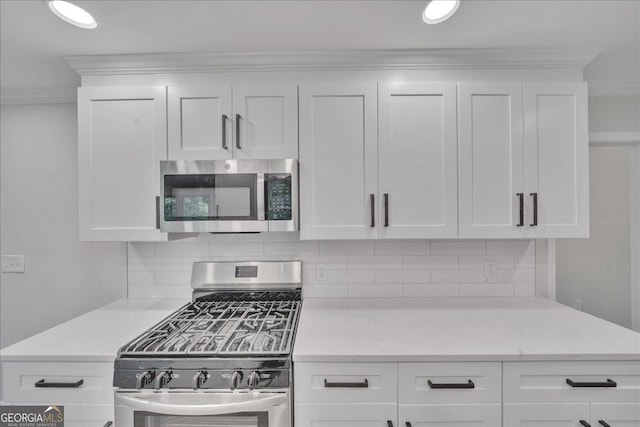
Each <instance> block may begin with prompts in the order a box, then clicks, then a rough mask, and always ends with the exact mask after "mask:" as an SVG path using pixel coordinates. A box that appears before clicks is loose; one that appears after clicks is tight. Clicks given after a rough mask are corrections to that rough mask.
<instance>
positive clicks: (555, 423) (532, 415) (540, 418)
mask: <svg viewBox="0 0 640 427" xmlns="http://www.w3.org/2000/svg"><path fill="white" fill-rule="evenodd" d="M590 418H591V417H590V414H589V404H588V403H505V405H504V427H525V426H526V427H529V426H541V427H542V426H544V427H588V426H587V425H585V424H581V423H580V422H581V421H582V422H584V423H587V424H589V420H590ZM600 427H601V426H600Z"/></svg>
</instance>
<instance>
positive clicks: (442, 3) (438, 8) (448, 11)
mask: <svg viewBox="0 0 640 427" xmlns="http://www.w3.org/2000/svg"><path fill="white" fill-rule="evenodd" d="M459 6H460V0H429V1H428V2H427V4H426V5H425V6H424V10H423V11H422V20H423V21H424V22H426V23H427V24H439V23H440V22H443V21H446V20H447V19H449V18H450V17H451V15H453V14H454V13H456V10H458V7H459Z"/></svg>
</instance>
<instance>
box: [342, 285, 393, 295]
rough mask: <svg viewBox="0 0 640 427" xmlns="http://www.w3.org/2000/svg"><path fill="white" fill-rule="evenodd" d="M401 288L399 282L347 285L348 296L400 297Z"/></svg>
mask: <svg viewBox="0 0 640 427" xmlns="http://www.w3.org/2000/svg"><path fill="white" fill-rule="evenodd" d="M402 295H403V289H402V285H400V284H379V283H367V284H351V285H348V286H347V296H348V297H349V298H402Z"/></svg>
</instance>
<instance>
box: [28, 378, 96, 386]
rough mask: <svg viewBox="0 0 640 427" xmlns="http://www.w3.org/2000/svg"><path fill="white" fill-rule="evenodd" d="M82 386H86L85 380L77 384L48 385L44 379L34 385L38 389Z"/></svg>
mask: <svg viewBox="0 0 640 427" xmlns="http://www.w3.org/2000/svg"><path fill="white" fill-rule="evenodd" d="M82 384H84V380H78V381H76V382H75V383H47V382H45V381H44V378H43V379H41V380H40V381H38V382H36V383H35V384H34V385H35V386H36V387H37V388H79V387H80V386H81V385H82Z"/></svg>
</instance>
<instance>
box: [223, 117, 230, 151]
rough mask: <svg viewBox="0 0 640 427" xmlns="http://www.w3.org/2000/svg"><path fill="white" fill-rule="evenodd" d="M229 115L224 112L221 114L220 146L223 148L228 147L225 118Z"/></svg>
mask: <svg viewBox="0 0 640 427" xmlns="http://www.w3.org/2000/svg"><path fill="white" fill-rule="evenodd" d="M228 118H229V117H228V116H227V115H226V114H223V115H222V148H224V149H225V150H227V149H228V147H227V119H228Z"/></svg>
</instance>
